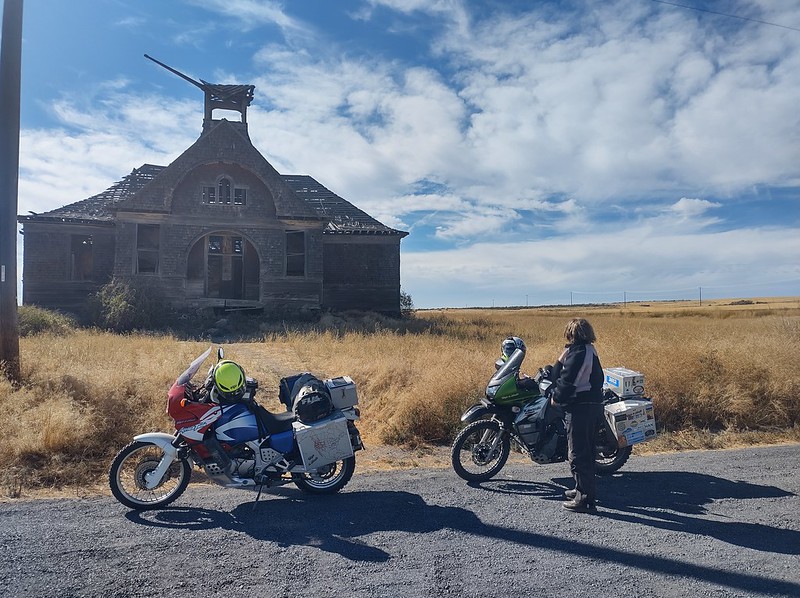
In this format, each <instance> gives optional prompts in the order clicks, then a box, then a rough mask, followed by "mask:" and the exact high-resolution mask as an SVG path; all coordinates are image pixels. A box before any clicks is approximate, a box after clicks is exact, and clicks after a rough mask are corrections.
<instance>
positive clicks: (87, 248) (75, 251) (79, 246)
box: [69, 235, 94, 280]
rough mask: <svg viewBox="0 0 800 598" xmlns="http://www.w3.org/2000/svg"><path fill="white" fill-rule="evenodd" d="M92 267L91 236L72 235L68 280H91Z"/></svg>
mask: <svg viewBox="0 0 800 598" xmlns="http://www.w3.org/2000/svg"><path fill="white" fill-rule="evenodd" d="M93 267H94V258H93V256H92V236H91V235H72V241H71V244H70V260H69V278H70V280H91V279H92V269H93Z"/></svg>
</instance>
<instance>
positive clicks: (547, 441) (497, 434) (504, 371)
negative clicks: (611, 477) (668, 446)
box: [451, 337, 631, 482]
mask: <svg viewBox="0 0 800 598" xmlns="http://www.w3.org/2000/svg"><path fill="white" fill-rule="evenodd" d="M524 359H525V343H524V342H523V341H522V339H520V338H518V337H511V338H508V339H506V340H505V341H503V346H502V357H501V358H500V359H498V360H497V362H496V363H495V368H496V370H497V371H496V372H495V374H494V375H493V376H492V377H491V379H490V380H489V384H488V385H487V386H486V397H485V398H483V399H481V401H480V403H476V404H475V405H472V406H471V407H470V408H469V409H467V410H466V411H465V412H464V414H463V415H462V416H461V421H462V422H465V423H466V424H467V426H466V427H465V428H463V429H462V430H461V431H460V432H459V433H458V435H457V436H456V439H455V441H454V442H453V448H452V451H451V461H452V464H453V469H454V470H455V472H456V473H457V474H458V475H459V476H460V477H461V478H463V479H465V480H467V481H468V482H485V481H486V480H489V479H491V478H492V477H494V476H495V475H497V473H498V472H499V471H500V470H501V469H502V468H503V466H504V465H505V464H506V461H507V460H508V456H509V454H510V452H511V444H512V443H514V445H515V447H516V448H518V449H519V450H520V452H522V453H523V454H526V455H528V456H529V457H530V458H531V460H532V461H534V462H536V463H539V464H545V463H557V462H560V461H565V460H566V459H567V426H566V422H565V421H564V416H565V413H564V410H563V409H562V408H561V407H559V406H556V405H552V404H551V403H550V399H549V395H548V392H547V389H548V388H549V386H550V385H551V381H550V380H548V379H547V376H548V374H549V371H548V370H541V369H540V370H539V373H538V374H537V375H536V376H534V377H533V378H527V377H520V366H521V365H522V361H523V360H524ZM620 400H621V399H620V398H619V397H618V396H617V395H616V394H614V393H613V392H611V391H605V392H604V395H603V404H604V405H607V404H610V403H614V402H617V401H620ZM595 447H596V448H595V454H596V457H595V458H596V461H597V473H598V474H601V475H607V474H611V473H614V472H615V471H617V470H618V469H619V468H620V467H622V466H623V465H624V464H625V462H626V461H627V460H628V457H630V455H631V447H630V446H625V447H620V446H619V441H618V440H617V437H616V435H615V434H614V431H613V430H612V429H611V426H610V425H609V424H608V422H607V421H606V420H605V418H604V419H603V422H602V423H600V424H599V425H598V429H597V440H596V443H595Z"/></svg>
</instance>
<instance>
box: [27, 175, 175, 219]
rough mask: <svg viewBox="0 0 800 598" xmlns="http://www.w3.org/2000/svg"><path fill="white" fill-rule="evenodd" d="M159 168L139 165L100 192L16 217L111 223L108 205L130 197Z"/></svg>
mask: <svg viewBox="0 0 800 598" xmlns="http://www.w3.org/2000/svg"><path fill="white" fill-rule="evenodd" d="M162 170H164V167H163V166H156V165H155V164H142V165H141V166H140V167H139V168H134V169H133V170H132V171H131V173H130V174H129V175H127V176H125V177H124V178H123V179H122V180H120V181H117V182H116V183H114V184H113V185H111V186H110V187H109V188H108V189H106V190H105V191H103V192H102V193H98V194H97V195H92V196H91V197H89V198H87V199H84V200H81V201H78V202H75V203H71V204H69V205H66V206H63V207H60V208H56V209H55V210H51V211H49V212H43V213H41V214H34V213H33V212H31V214H30V215H28V216H20V217H19V221H20V222H37V221H41V222H45V221H46V222H59V221H60V222H86V223H98V222H108V223H111V222H112V221H113V220H114V216H113V214H112V213H111V211H110V210H109V208H111V207H113V206H114V204H116V203H117V202H119V201H121V200H123V199H125V198H127V197H130V196H131V195H133V194H134V193H136V192H137V191H139V189H142V188H144V187H145V185H147V184H148V183H149V182H150V181H152V180H153V179H154V178H155V177H156V175H158V173H160V172H161V171H162Z"/></svg>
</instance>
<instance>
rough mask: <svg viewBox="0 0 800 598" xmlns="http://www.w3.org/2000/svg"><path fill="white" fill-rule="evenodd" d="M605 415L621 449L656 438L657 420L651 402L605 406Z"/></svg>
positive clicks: (631, 402)
mask: <svg viewBox="0 0 800 598" xmlns="http://www.w3.org/2000/svg"><path fill="white" fill-rule="evenodd" d="M605 415H606V419H607V420H608V423H609V425H610V426H611V429H612V430H613V431H614V434H615V435H616V437H617V440H618V441H619V446H620V447H623V446H629V445H631V444H637V443H639V442H644V441H646V440H651V439H653V438H655V437H656V418H655V414H654V413H653V403H651V402H650V401H636V400H624V401H620V402H618V403H611V404H610V405H606V406H605Z"/></svg>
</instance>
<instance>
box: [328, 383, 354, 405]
mask: <svg viewBox="0 0 800 598" xmlns="http://www.w3.org/2000/svg"><path fill="white" fill-rule="evenodd" d="M325 386H327V387H328V392H329V393H331V399H332V400H333V406H334V407H335V408H336V409H347V408H348V407H353V406H354V405H356V404H357V403H358V395H356V385H355V382H353V379H352V378H350V376H339V377H338V378H329V379H328V380H325Z"/></svg>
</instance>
